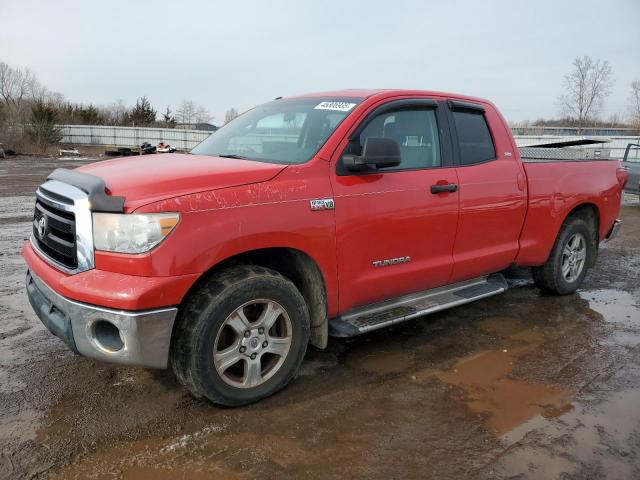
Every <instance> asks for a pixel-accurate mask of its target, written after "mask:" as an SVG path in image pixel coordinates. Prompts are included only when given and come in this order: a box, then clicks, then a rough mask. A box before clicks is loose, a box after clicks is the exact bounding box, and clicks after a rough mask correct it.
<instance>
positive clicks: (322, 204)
mask: <svg viewBox="0 0 640 480" xmlns="http://www.w3.org/2000/svg"><path fill="white" fill-rule="evenodd" d="M309 204H310V206H311V210H333V208H334V203H333V198H320V199H316V200H309Z"/></svg>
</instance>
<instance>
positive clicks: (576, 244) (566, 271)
mask: <svg viewBox="0 0 640 480" xmlns="http://www.w3.org/2000/svg"><path fill="white" fill-rule="evenodd" d="M586 258H587V242H586V240H585V238H584V235H582V234H581V233H574V234H573V235H572V236H571V237H570V238H569V240H568V241H567V243H566V244H565V246H564V249H563V250H562V276H563V277H564V279H565V280H566V281H567V282H568V283H573V282H575V281H576V280H577V279H578V278H579V277H580V274H581V273H582V270H583V269H584V264H585V261H586Z"/></svg>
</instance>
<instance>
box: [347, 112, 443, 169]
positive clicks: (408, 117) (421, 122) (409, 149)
mask: <svg viewBox="0 0 640 480" xmlns="http://www.w3.org/2000/svg"><path fill="white" fill-rule="evenodd" d="M369 137H384V138H391V139H393V140H395V141H396V142H398V144H399V145H400V151H401V154H402V160H401V162H400V165H398V166H397V167H392V168H385V169H384V170H383V171H384V172H388V171H393V170H407V169H416V168H433V167H440V166H441V165H442V159H441V157H440V139H439V137H438V122H437V120H436V114H435V111H434V110H433V109H418V108H415V109H413V108H412V109H406V110H396V111H392V112H386V113H383V114H380V115H378V116H377V117H375V118H374V119H373V120H372V121H371V122H370V123H369V124H368V125H367V126H366V127H365V129H364V130H363V131H362V133H361V134H360V139H359V145H358V147H359V150H360V152H354V153H356V154H358V155H359V154H360V153H361V152H362V147H363V146H364V142H365V140H366V139H367V138H369Z"/></svg>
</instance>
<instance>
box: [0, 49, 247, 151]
mask: <svg viewBox="0 0 640 480" xmlns="http://www.w3.org/2000/svg"><path fill="white" fill-rule="evenodd" d="M237 115H238V112H237V111H236V110H235V109H234V108H231V109H229V110H227V112H226V114H225V119H224V120H225V123H226V122H227V121H230V120H232V119H233V118H235V117H236V116H237ZM213 118H214V117H213V115H211V114H210V113H209V111H208V110H207V109H206V108H205V107H204V106H202V105H199V104H198V103H196V102H195V101H193V100H182V101H181V102H180V103H179V104H178V105H177V107H176V108H175V111H172V110H171V108H170V107H169V106H167V107H166V108H165V109H164V110H163V111H161V112H159V111H158V110H156V109H155V108H154V107H153V106H152V104H151V102H150V100H149V98H147V97H146V96H141V97H139V98H138V99H137V100H136V103H135V104H134V105H130V106H129V105H126V104H125V103H124V102H123V101H122V100H118V101H117V102H114V103H112V104H110V105H93V104H91V103H90V104H83V103H76V102H71V101H69V100H67V99H66V98H65V97H64V95H62V94H61V93H58V92H54V91H51V90H49V89H48V88H47V87H46V86H45V85H43V84H42V83H41V82H40V81H39V80H38V78H37V77H36V75H35V73H34V72H33V71H32V70H31V69H29V68H28V67H12V66H10V65H8V64H7V63H5V62H2V61H0V142H5V143H14V144H15V143H17V144H23V143H25V140H30V141H32V142H34V143H36V144H37V145H38V146H44V145H46V144H51V143H56V142H58V141H59V140H60V134H59V131H58V129H57V128H56V125H115V126H129V127H131V126H135V127H162V128H196V127H197V126H198V124H202V123H208V122H211V121H212V120H213ZM23 137H26V138H23Z"/></svg>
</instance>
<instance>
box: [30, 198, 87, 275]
mask: <svg viewBox="0 0 640 480" xmlns="http://www.w3.org/2000/svg"><path fill="white" fill-rule="evenodd" d="M33 238H34V239H35V242H36V245H37V246H38V248H39V249H40V250H42V251H43V252H44V253H46V254H47V255H48V256H49V257H51V258H52V259H54V260H55V261H57V262H59V263H61V264H62V265H64V266H65V267H67V268H69V269H75V268H76V267H77V266H78V259H77V256H76V219H75V215H74V214H73V213H71V212H65V211H64V210H60V209H58V208H57V207H55V206H54V205H51V204H48V203H46V200H44V199H42V198H38V199H37V200H36V208H35V212H34V215H33Z"/></svg>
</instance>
